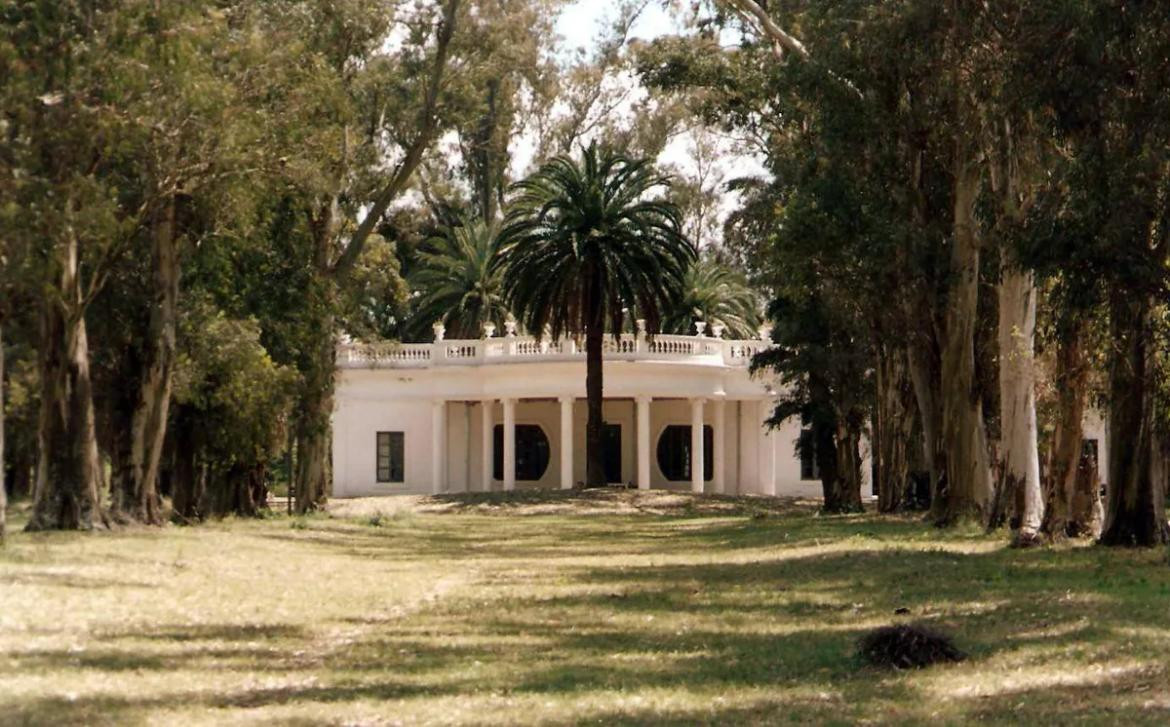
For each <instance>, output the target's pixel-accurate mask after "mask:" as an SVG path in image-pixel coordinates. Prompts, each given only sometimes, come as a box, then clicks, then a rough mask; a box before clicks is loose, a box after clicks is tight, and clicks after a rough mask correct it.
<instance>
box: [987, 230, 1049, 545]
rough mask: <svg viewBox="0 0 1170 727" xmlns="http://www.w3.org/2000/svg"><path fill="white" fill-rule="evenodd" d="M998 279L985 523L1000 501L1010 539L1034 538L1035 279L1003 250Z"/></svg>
mask: <svg viewBox="0 0 1170 727" xmlns="http://www.w3.org/2000/svg"><path fill="white" fill-rule="evenodd" d="M1003 255H1004V260H1003V264H1002V267H1003V273H1002V279H1001V281H1000V284H999V392H1000V394H999V404H1000V447H999V449H1000V455H1001V457H1002V458H1003V459H1002V464H1003V468H1002V474H1001V480H1000V484H999V489H998V492H997V497H996V500H997V502H998V503H1000V504H1001V506H1000V507H998V508H996V509H997V510H999V512H993V513H992V515H991V518H990V520H989V523H988V524H989V526H992V527H997V526H999V525H1001V524H1002V523H1003V520H1004V514H1005V513H1004V511H1003V509H1002V508H1003V505H1006V503H1008V502H1011V503H1012V504H1013V506H1014V512H1015V514H1016V516H1017V517H1018V525H1016V534H1015V537H1014V539H1015V542H1016V543H1017V544H1020V545H1025V544H1029V543H1033V542H1035V541H1036V540H1037V538H1038V537H1039V534H1040V522H1041V518H1042V516H1043V507H1044V503H1043V498H1042V495H1041V492H1040V451H1039V444H1038V440H1037V428H1036V361H1035V358H1036V357H1035V340H1036V285H1035V282H1034V281H1033V277H1032V273H1031V271H1026V270H1020V269H1019V268H1018V267H1016V266H1015V265H1013V264H1012V263H1011V262H1010V260H1009V259H1008V257H1007V253H1006V251H1005V252H1004V253H1003Z"/></svg>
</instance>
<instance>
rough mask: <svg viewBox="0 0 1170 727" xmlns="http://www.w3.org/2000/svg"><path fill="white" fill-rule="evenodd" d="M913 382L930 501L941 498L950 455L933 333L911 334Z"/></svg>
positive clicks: (909, 349)
mask: <svg viewBox="0 0 1170 727" xmlns="http://www.w3.org/2000/svg"><path fill="white" fill-rule="evenodd" d="M907 362H908V364H909V366H908V369H909V372H910V383H911V384H912V385H913V387H914V400H915V402H916V403H917V405H918V417H919V423H920V425H921V428H922V449H921V452H922V462H923V465H924V466H925V468H926V471H927V472H928V473H929V477H930V486H929V488H928V489H929V492H930V502H931V504H932V506H933V503H934V502H936V501H937V500H938V498H939V490H940V489H941V488H942V487H943V486H944V483H945V481H946V471H947V458H946V453H945V452H943V451H942V392H941V376H942V372H941V361H940V358H939V354H938V349H937V344H936V342H935V340H934V338H933V336H931V337H929V338H927V337H926V335H925V334H918V335H916V336H912V337H911V340H910V345H909V346H908V348H907Z"/></svg>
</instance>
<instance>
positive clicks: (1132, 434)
mask: <svg viewBox="0 0 1170 727" xmlns="http://www.w3.org/2000/svg"><path fill="white" fill-rule="evenodd" d="M1150 298H1151V296H1150V295H1149V294H1145V293H1139V294H1135V293H1134V292H1133V291H1131V290H1121V289H1116V288H1115V289H1114V291H1113V293H1112V296H1111V300H1110V306H1109V310H1110V318H1111V325H1112V333H1113V335H1112V339H1113V345H1114V350H1113V352H1112V361H1111V362H1110V366H1109V401H1110V411H1109V480H1108V490H1109V492H1108V506H1107V507H1106V514H1105V528H1104V530H1103V531H1102V533H1101V543H1102V544H1103V545H1125V546H1152V545H1159V544H1161V543H1165V542H1166V541H1167V530H1166V527H1167V526H1166V514H1165V495H1164V493H1163V490H1162V488H1163V483H1162V481H1161V479H1160V475H1161V474H1162V471H1163V468H1162V463H1161V457H1162V451H1161V447H1160V446H1159V445H1158V439H1157V437H1156V436H1155V432H1154V427H1155V421H1156V416H1155V410H1154V406H1155V401H1154V400H1155V392H1154V390H1153V381H1154V380H1155V377H1154V374H1155V371H1154V368H1155V362H1154V360H1153V359H1154V352H1153V348H1154V341H1153V323H1154V322H1153V310H1152V308H1153V301H1152V300H1151V299H1150Z"/></svg>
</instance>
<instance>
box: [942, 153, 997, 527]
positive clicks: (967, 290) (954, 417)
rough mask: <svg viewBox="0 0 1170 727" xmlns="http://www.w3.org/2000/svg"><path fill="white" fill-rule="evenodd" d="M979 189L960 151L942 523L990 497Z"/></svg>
mask: <svg viewBox="0 0 1170 727" xmlns="http://www.w3.org/2000/svg"><path fill="white" fill-rule="evenodd" d="M978 189H979V171H978V168H977V167H976V165H975V164H974V163H973V160H971V159H969V157H968V156H967V155H966V154H963V153H959V154H957V155H956V163H955V182H954V196H955V200H954V204H955V212H954V214H955V217H954V242H953V247H952V250H951V281H950V282H951V284H950V288H949V291H948V297H947V311H946V334H945V335H946V337H945V341H944V345H943V351H942V412H943V421H942V440H943V448H944V449H945V451H946V457H947V469H946V477H947V479H946V485H945V487H942V488H940V492H939V497H937V498H936V499H935V501H934V502H933V503H932V516H933V519H934V521H935V523H936V524H938V525H950V524H953V523H956V522H958V521H960V520H967V519H973V520H977V521H982V519H983V517H984V516H985V515H986V513H987V505H988V500H989V499H990V496H991V467H990V465H989V462H988V456H987V442H986V433H985V431H984V425H983V403H982V397H981V396H980V391H979V387H978V380H977V377H976V372H975V328H976V324H977V315H978V310H977V307H978V306H977V304H978V299H979V254H980V238H979V232H978V229H977V228H976V224H977V223H976V221H975V215H974V212H975V197H976V193H977V192H978Z"/></svg>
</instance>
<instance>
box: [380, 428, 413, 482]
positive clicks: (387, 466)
mask: <svg viewBox="0 0 1170 727" xmlns="http://www.w3.org/2000/svg"><path fill="white" fill-rule="evenodd" d="M405 458H406V447H405V441H404V436H403V433H402V432H378V482H403V481H405V479H406V476H405V475H406V463H405Z"/></svg>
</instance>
